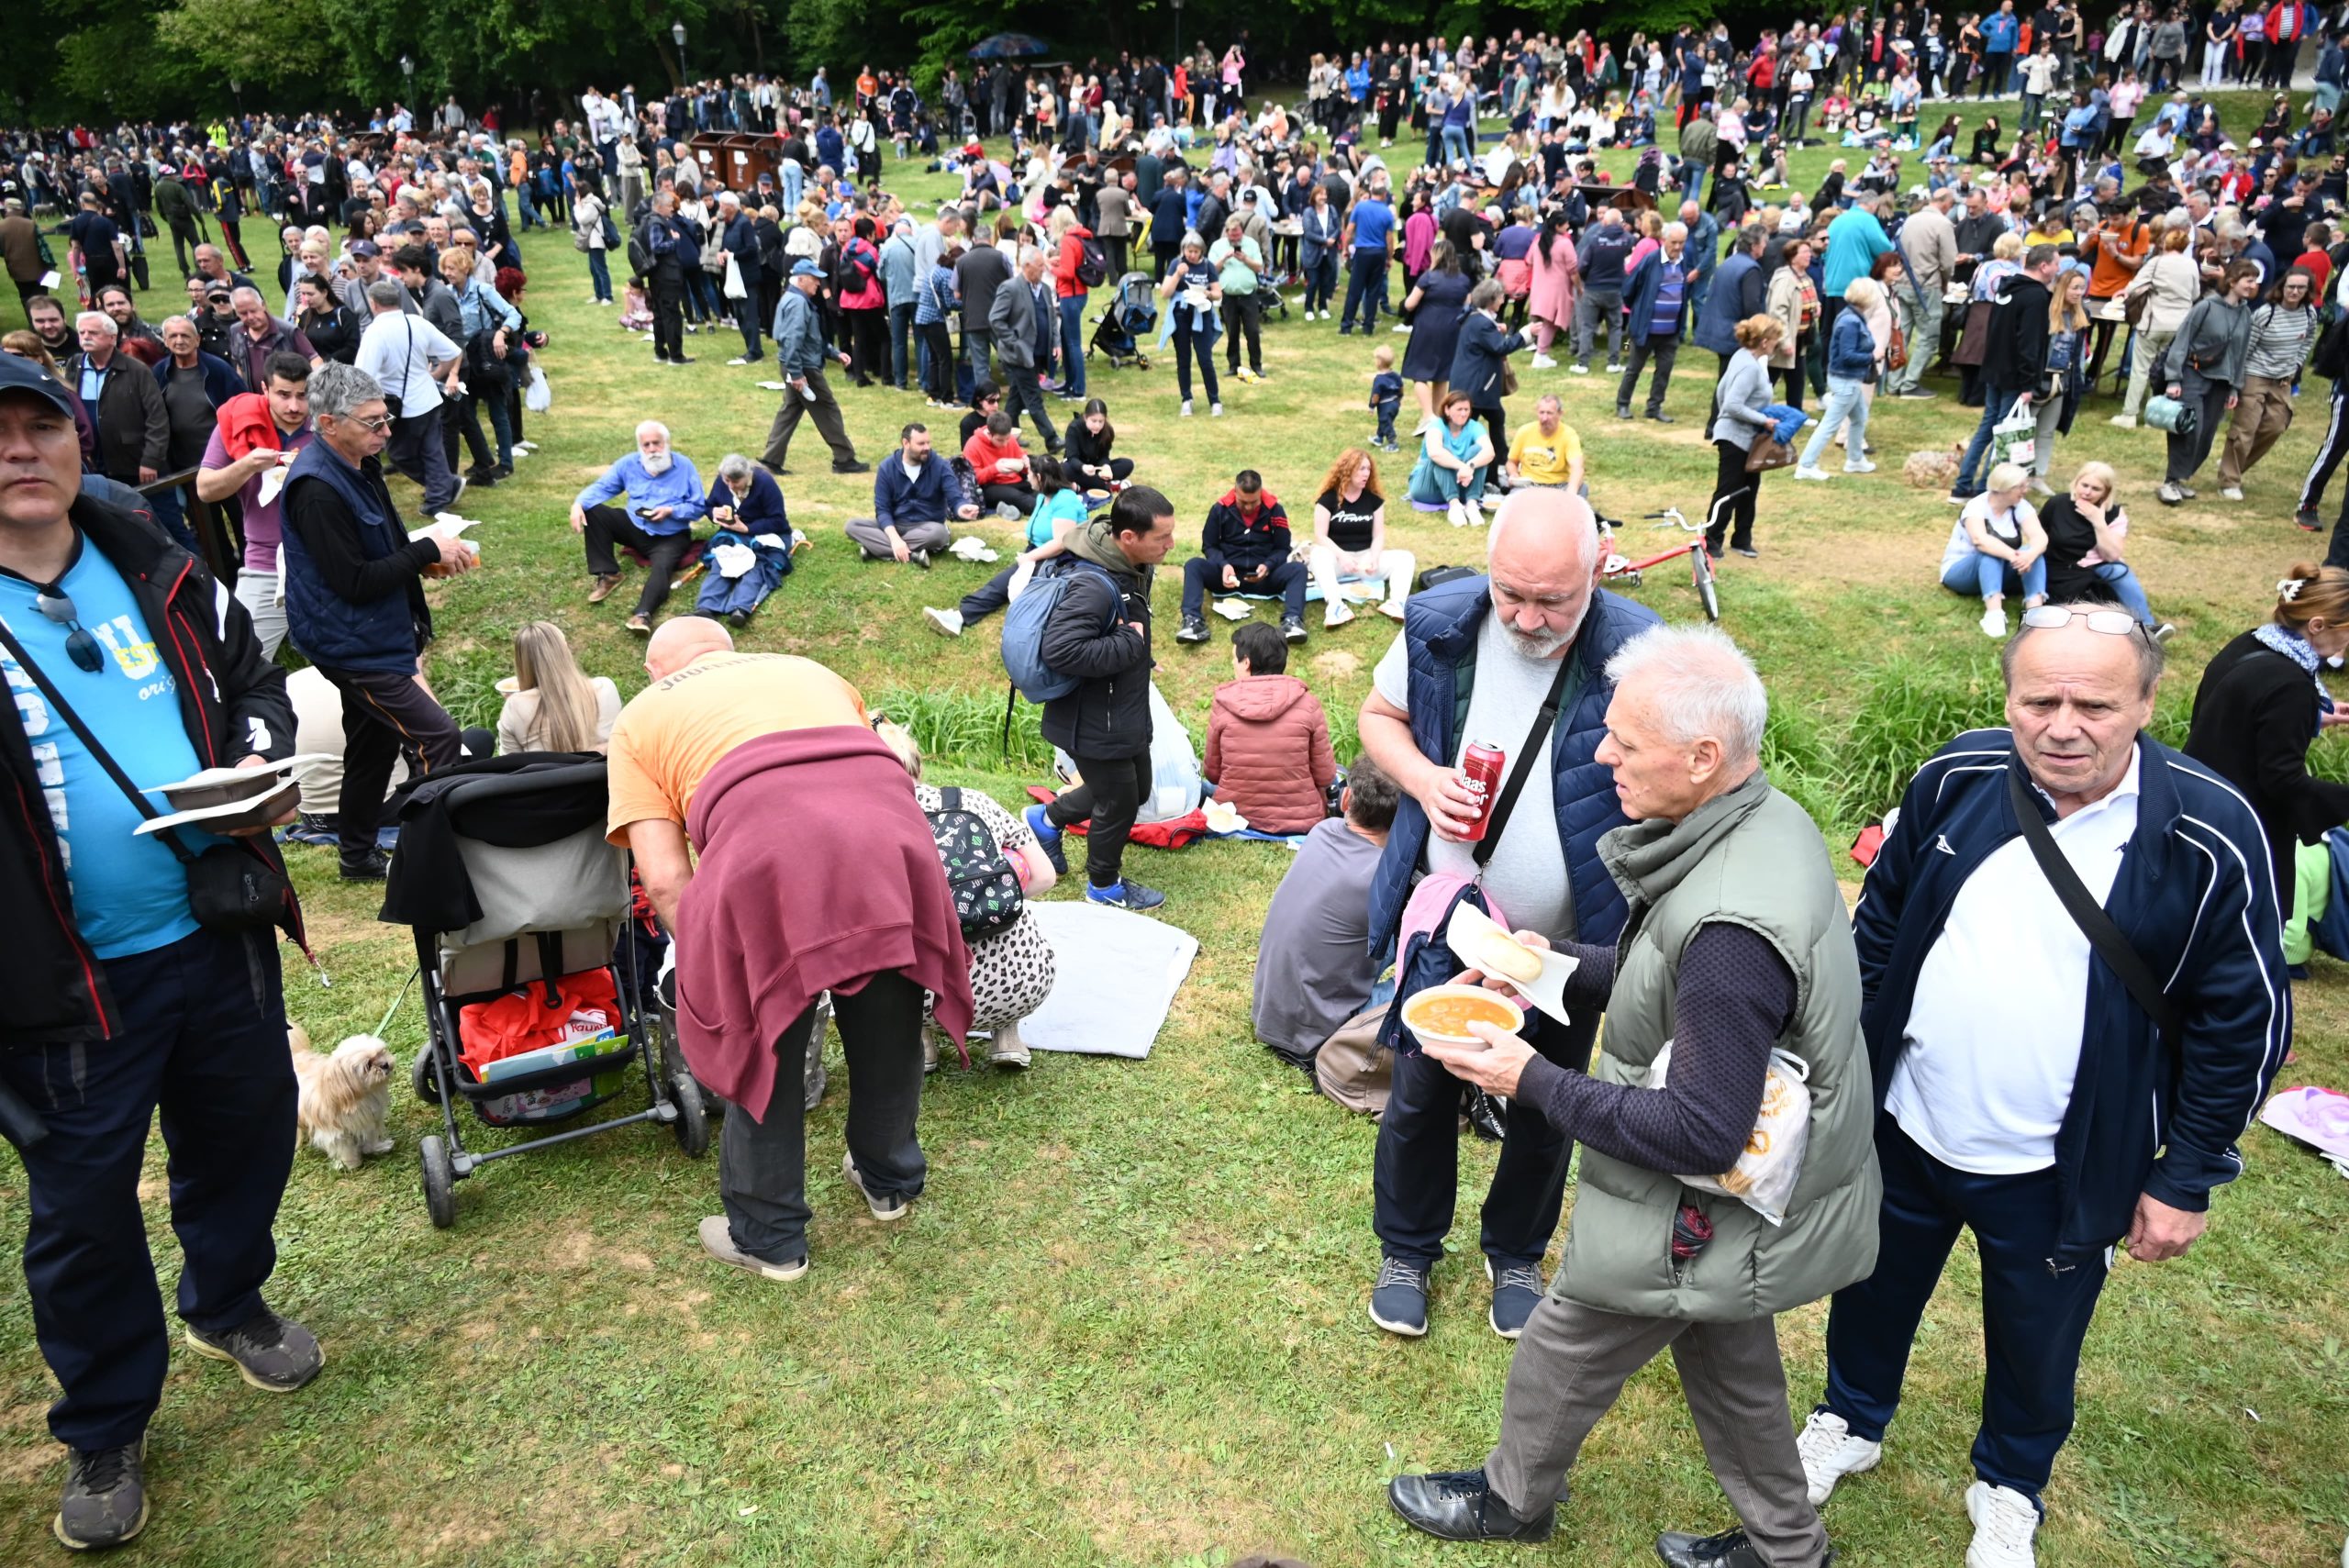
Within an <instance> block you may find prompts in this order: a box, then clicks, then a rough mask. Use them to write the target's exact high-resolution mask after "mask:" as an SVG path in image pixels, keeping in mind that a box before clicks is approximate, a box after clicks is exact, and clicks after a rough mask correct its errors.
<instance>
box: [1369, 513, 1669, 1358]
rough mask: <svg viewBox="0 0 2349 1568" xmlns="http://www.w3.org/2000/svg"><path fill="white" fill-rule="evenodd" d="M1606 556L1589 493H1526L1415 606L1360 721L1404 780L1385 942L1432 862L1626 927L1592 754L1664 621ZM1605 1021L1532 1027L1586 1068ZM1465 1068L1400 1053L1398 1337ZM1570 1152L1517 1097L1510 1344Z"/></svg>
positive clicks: (1388, 1181)
mask: <svg viewBox="0 0 2349 1568" xmlns="http://www.w3.org/2000/svg"><path fill="white" fill-rule="evenodd" d="M1599 556H1600V552H1599V547H1598V521H1597V518H1596V517H1594V516H1593V514H1592V512H1591V509H1590V505H1589V503H1588V502H1586V501H1584V500H1583V499H1582V498H1581V497H1579V496H1577V495H1573V494H1570V493H1568V492H1566V491H1563V490H1524V491H1520V492H1519V493H1517V494H1515V495H1511V496H1510V497H1509V498H1508V501H1506V502H1505V503H1503V505H1502V506H1501V509H1500V512H1499V514H1498V515H1497V517H1495V518H1494V521H1493V526H1492V529H1491V533H1490V535H1489V536H1488V538H1487V539H1486V561H1487V562H1488V563H1489V564H1488V572H1489V574H1488V575H1487V576H1484V577H1464V578H1461V579H1459V580H1457V581H1455V582H1451V583H1445V584H1439V585H1438V586H1436V587H1433V588H1430V589H1428V590H1427V591H1426V592H1424V593H1419V594H1414V595H1411V597H1410V598H1409V599H1408V600H1407V601H1406V603H1405V608H1404V617H1403V631H1402V634H1401V635H1400V636H1399V637H1397V639H1395V642H1394V644H1393V645H1392V646H1391V647H1390V648H1388V649H1387V651H1386V657H1384V658H1383V659H1381V660H1380V661H1379V664H1378V672H1377V675H1376V677H1375V681H1374V683H1373V690H1372V692H1371V695H1370V696H1369V697H1368V698H1367V699H1366V700H1365V701H1364V704H1363V706H1362V713H1361V719H1360V726H1359V728H1360V733H1361V736H1362V744H1363V750H1364V751H1365V752H1367V753H1368V754H1369V755H1370V757H1371V758H1372V759H1373V760H1374V761H1375V762H1377V763H1378V765H1379V766H1380V767H1381V768H1382V769H1384V770H1385V771H1386V773H1387V775H1388V776H1389V777H1390V778H1392V779H1394V780H1395V782H1396V784H1397V787H1398V788H1399V789H1400V790H1401V792H1402V798H1401V800H1400V801H1399V802H1398V804H1397V811H1396V816H1395V826H1394V828H1392V829H1391V830H1390V832H1389V833H1388V836H1387V840H1386V852H1385V854H1384V855H1383V856H1382V858H1381V859H1380V861H1379V865H1378V872H1377V875H1376V876H1375V878H1374V879H1373V881H1372V883H1371V893H1370V944H1371V948H1372V951H1374V952H1379V953H1384V954H1386V955H1387V956H1392V955H1393V953H1394V951H1395V947H1396V940H1397V931H1398V929H1399V928H1400V927H1401V925H1402V921H1403V915H1404V908H1405V906H1406V905H1407V904H1408V902H1409V900H1410V897H1411V894H1412V889H1413V886H1414V884H1415V883H1416V882H1417V881H1418V880H1419V875H1420V873H1439V874H1442V873H1449V874H1450V875H1453V876H1456V877H1464V878H1468V879H1471V880H1473V881H1475V882H1476V883H1477V884H1479V885H1480V886H1481V887H1482V888H1483V889H1484V891H1485V892H1486V895H1489V902H1490V904H1491V905H1493V906H1497V908H1499V909H1500V911H1501V912H1502V913H1503V914H1504V915H1506V916H1507V917H1508V921H1509V923H1510V924H1511V925H1513V926H1518V927H1523V928H1525V929H1531V930H1534V931H1538V932H1540V933H1541V934H1542V936H1543V937H1545V938H1548V939H1549V940H1553V941H1560V942H1563V941H1566V940H1576V939H1579V940H1584V941H1591V942H1599V943H1608V942H1612V941H1613V940H1615V935H1616V933H1617V931H1618V930H1620V929H1621V927H1622V923H1623V895H1622V893H1621V891H1620V889H1619V888H1617V886H1616V885H1615V883H1614V881H1613V879H1612V878H1611V877H1609V874H1608V873H1607V869H1606V868H1605V867H1604V866H1603V865H1601V864H1600V863H1599V859H1598V838H1599V835H1600V834H1602V833H1604V832H1606V831H1607V830H1608V829H1609V828H1616V827H1620V826H1621V825H1622V824H1623V822H1624V820H1625V818H1624V817H1623V815H1622V812H1621V811H1620V808H1619V806H1618V803H1617V800H1616V796H1615V794H1614V791H1613V789H1612V787H1611V785H1610V784H1609V778H1608V773H1607V769H1606V768H1605V767H1604V766H1602V765H1601V764H1599V763H1598V762H1597V761H1595V760H1594V757H1593V753H1594V752H1595V751H1597V750H1598V743H1599V739H1600V736H1601V734H1602V733H1603V732H1604V729H1605V717H1606V712H1607V698H1608V695H1609V691H1610V690H1611V684H1610V683H1609V680H1608V678H1607V674H1606V668H1607V661H1608V660H1609V657H1610V656H1612V655H1613V654H1614V652H1615V651H1616V650H1617V649H1619V648H1620V647H1621V646H1622V645H1623V643H1624V642H1625V641H1627V640H1628V639H1631V638H1632V637H1634V636H1636V635H1637V634H1638V633H1640V632H1641V631H1642V630H1644V629H1646V628H1648V627H1651V626H1653V625H1655V624H1656V617H1655V615H1654V613H1653V611H1651V610H1648V609H1646V608H1644V607H1643V606H1640V605H1636V604H1633V603H1632V602H1631V601H1630V600H1627V599H1621V598H1618V597H1616V596H1615V595H1612V594H1609V593H1605V592H1603V591H1601V590H1600V589H1599V587H1598V566H1599ZM1545 710H1546V711H1545ZM1529 741H1531V743H1530V744H1529ZM1486 748H1489V751H1487V750H1486ZM1472 751H1473V752H1476V753H1478V755H1477V756H1468V755H1466V754H1467V753H1470V752H1472ZM1490 751H1498V752H1500V753H1501V757H1500V762H1499V765H1498V767H1497V769H1487V770H1486V773H1487V774H1488V776H1485V777H1482V778H1481V779H1480V778H1476V777H1472V775H1471V774H1470V773H1468V772H1467V771H1466V770H1464V768H1463V767H1461V766H1460V764H1461V763H1462V762H1464V761H1469V762H1477V761H1479V760H1480V759H1481V760H1482V761H1484V762H1489V761H1490ZM1480 785H1481V787H1480ZM1407 988H1408V989H1416V986H1411V987H1407ZM1404 999H1406V1000H1408V997H1407V998H1404ZM1596 1027H1597V1020H1596V1018H1595V1017H1594V1018H1578V1019H1577V1020H1575V1026H1574V1027H1573V1028H1571V1029H1569V1028H1566V1027H1564V1026H1561V1025H1558V1024H1555V1023H1550V1024H1546V1025H1542V1026H1533V1025H1531V1024H1529V1029H1530V1031H1531V1032H1529V1034H1528V1036H1527V1038H1528V1039H1529V1040H1531V1041H1532V1042H1533V1044H1534V1046H1535V1048H1536V1049H1537V1050H1539V1051H1541V1052H1542V1054H1543V1055H1545V1056H1546V1057H1548V1058H1549V1059H1550V1060H1551V1061H1553V1062H1556V1063H1557V1064H1559V1066H1560V1067H1561V1068H1562V1069H1564V1070H1565V1071H1569V1072H1577V1071H1579V1070H1580V1068H1581V1065H1582V1063H1584V1062H1587V1061H1588V1060H1589V1059H1590V1044H1591V1039H1592V1035H1593V1031H1594V1030H1595V1029H1596ZM1459 1107H1460V1084H1459V1081H1458V1080H1456V1079H1455V1078H1453V1076H1452V1075H1451V1074H1450V1073H1447V1072H1445V1071H1444V1069H1443V1066H1442V1063H1440V1062H1433V1061H1429V1060H1427V1059H1424V1058H1422V1057H1419V1056H1416V1055H1411V1054H1407V1053H1401V1052H1398V1053H1397V1057H1396V1060H1395V1072H1394V1080H1393V1090H1392V1093H1391V1095H1389V1097H1388V1100H1387V1103H1386V1112H1385V1114H1383V1115H1382V1116H1381V1117H1380V1118H1379V1122H1378V1153H1377V1162H1376V1170H1375V1179H1374V1182H1373V1210H1372V1214H1373V1224H1374V1227H1375V1229H1376V1230H1377V1232H1378V1240H1379V1248H1380V1251H1381V1254H1382V1256H1381V1259H1380V1263H1379V1270H1378V1275H1377V1278H1376V1280H1375V1283H1374V1284H1373V1285H1372V1287H1371V1297H1370V1317H1371V1321H1372V1322H1374V1323H1376V1324H1377V1325H1378V1326H1379V1327H1380V1328H1382V1329H1386V1330H1387V1331H1388V1332H1390V1333H1396V1334H1404V1335H1410V1336H1414V1337H1416V1336H1418V1335H1421V1334H1424V1333H1426V1332H1427V1326H1428V1317H1427V1292H1428V1276H1429V1273H1430V1272H1431V1270H1432V1269H1433V1268H1434V1266H1435V1262H1436V1260H1437V1259H1438V1258H1440V1257H1442V1255H1443V1239H1444V1236H1445V1234H1446V1233H1447V1232H1448V1231H1450V1230H1451V1229H1452V1220H1453V1200H1454V1197H1455V1195H1456V1194H1457V1192H1458V1189H1459ZM1573 1152H1574V1144H1573V1141H1572V1140H1571V1139H1570V1138H1569V1137H1568V1136H1567V1135H1566V1134H1565V1133H1564V1131H1562V1130H1561V1129H1558V1128H1556V1127H1554V1126H1553V1125H1552V1124H1551V1123H1549V1122H1548V1121H1545V1120H1544V1119H1543V1118H1542V1116H1541V1115H1540V1114H1539V1113H1538V1112H1537V1111H1535V1110H1534V1109H1533V1108H1532V1107H1531V1106H1521V1105H1520V1104H1518V1103H1517V1102H1515V1101H1511V1102H1510V1104H1509V1107H1508V1117H1507V1120H1506V1122H1505V1124H1504V1132H1503V1136H1502V1139H1501V1148H1500V1159H1499V1162H1498V1164H1497V1167H1496V1168H1495V1170H1494V1173H1493V1182H1492V1186H1491V1189H1490V1191H1489V1193H1488V1195H1486V1199H1485V1204H1484V1214H1483V1226H1482V1230H1481V1234H1480V1235H1479V1237H1478V1244H1479V1247H1480V1249H1481V1250H1482V1251H1483V1252H1484V1254H1485V1260H1486V1272H1487V1273H1488V1275H1489V1276H1490V1278H1491V1280H1492V1282H1493V1292H1492V1306H1491V1311H1490V1314H1489V1316H1488V1318H1487V1321H1489V1322H1490V1323H1491V1325H1492V1327H1493V1329H1494V1331H1495V1332H1496V1333H1498V1334H1500V1335H1502V1336H1503V1337H1505V1338H1508V1339H1515V1338H1516V1337H1517V1336H1518V1334H1519V1332H1520V1330H1521V1329H1523V1328H1524V1326H1525V1320H1526V1318H1528V1317H1529V1316H1530V1315H1531V1313H1532V1311H1533V1307H1534V1304H1535V1303H1536V1302H1538V1301H1540V1300H1541V1299H1542V1274H1541V1263H1542V1253H1543V1252H1544V1251H1547V1250H1548V1248H1549V1245H1550V1237H1551V1235H1552V1233H1553V1232H1554V1231H1555V1230H1556V1229H1557V1228H1558V1213H1559V1209H1560V1207H1561V1206H1562V1204H1563V1202H1564V1194H1565V1183H1566V1162H1567V1160H1568V1159H1569V1157H1570V1156H1571V1155H1572V1154H1573Z"/></svg>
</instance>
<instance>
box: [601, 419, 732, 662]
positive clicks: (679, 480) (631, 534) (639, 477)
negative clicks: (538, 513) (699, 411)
mask: <svg viewBox="0 0 2349 1568" xmlns="http://www.w3.org/2000/svg"><path fill="white" fill-rule="evenodd" d="M614 502H620V503H623V505H620V506H615V505H613V503H614ZM707 509H708V508H707V497H706V495H704V493H703V489H702V483H701V475H700V474H698V473H695V472H694V464H693V459H691V458H689V457H687V456H685V454H684V453H683V452H679V451H674V450H671V449H670V446H669V427H668V426H666V425H664V424H662V422H661V421H660V420H658V419H647V420H646V421H644V423H642V424H641V425H639V426H638V427H637V428H636V450H634V451H632V452H630V453H629V454H628V455H627V456H626V457H624V458H622V459H620V460H619V462H616V463H614V464H612V466H611V467H609V468H607V469H606V470H605V471H604V476H603V477H602V478H601V479H598V480H597V481H596V483H594V484H590V485H589V486H587V488H586V489H584V490H582V491H581V492H580V493H579V498H578V499H577V500H575V501H573V502H572V504H571V531H572V532H573V533H578V534H584V535H586V536H587V571H588V573H589V574H590V575H591V576H592V577H593V578H594V579H595V583H594V585H593V586H592V587H590V588H589V589H588V590H587V602H588V603H589V604H591V605H600V604H602V603H603V602H604V601H605V600H606V599H608V598H610V597H611V596H612V590H613V589H615V588H617V587H618V586H619V584H620V562H619V557H618V556H617V555H615V554H614V553H613V552H612V547H613V546H615V545H618V546H619V547H621V548H622V549H625V550H635V551H637V552H638V553H640V554H641V555H642V556H643V557H644V558H645V566H644V586H643V588H642V589H641V590H640V592H639V593H638V594H637V596H636V608H635V610H634V611H633V612H631V613H630V614H629V617H628V628H629V630H630V631H632V632H635V633H637V634H638V635H640V636H643V637H650V636H651V634H652V615H653V612H654V611H656V610H658V609H659V608H660V607H661V605H662V601H663V600H665V599H667V598H668V596H669V583H670V580H671V579H672V578H674V577H675V576H676V574H677V562H680V561H682V560H683V559H685V551H686V550H688V549H690V548H692V545H693V542H694V519H695V518H696V517H700V516H702V514H703V513H704V512H705V511H707Z"/></svg>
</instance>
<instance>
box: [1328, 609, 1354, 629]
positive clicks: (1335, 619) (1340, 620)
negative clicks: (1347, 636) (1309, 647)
mask: <svg viewBox="0 0 2349 1568" xmlns="http://www.w3.org/2000/svg"><path fill="white" fill-rule="evenodd" d="M1353 618H1354V613H1353V611H1352V610H1350V609H1348V608H1347V607H1346V606H1343V605H1330V606H1325V607H1324V608H1323V609H1322V611H1321V629H1322V630H1324V631H1328V630H1330V629H1331V628H1335V627H1341V626H1343V625H1345V624H1346V623H1347V622H1348V621H1350V620H1352V619H1353Z"/></svg>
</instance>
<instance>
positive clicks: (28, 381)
mask: <svg viewBox="0 0 2349 1568" xmlns="http://www.w3.org/2000/svg"><path fill="white" fill-rule="evenodd" d="M11 392H29V393H31V394H32V395H34V396H36V397H39V398H40V399H41V400H42V401H43V402H45V403H47V404H48V405H49V406H50V407H52V408H54V409H56V410H57V411H58V412H59V413H60V414H62V415H64V416H65V417H67V418H69V419H70V418H72V417H73V398H72V394H70V393H68V392H67V391H66V390H65V386H64V384H63V383H61V382H60V381H59V380H58V379H57V378H56V377H55V376H53V375H51V374H50V373H49V372H47V371H46V370H44V369H42V368H41V364H40V361H39V360H28V359H22V358H19V357H18V356H17V355H15V354H0V396H5V395H7V394H9V393H11Z"/></svg>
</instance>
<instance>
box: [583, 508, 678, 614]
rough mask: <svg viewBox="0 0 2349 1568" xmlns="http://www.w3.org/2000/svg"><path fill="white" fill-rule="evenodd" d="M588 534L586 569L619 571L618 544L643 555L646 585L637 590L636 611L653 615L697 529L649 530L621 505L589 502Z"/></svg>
mask: <svg viewBox="0 0 2349 1568" xmlns="http://www.w3.org/2000/svg"><path fill="white" fill-rule="evenodd" d="M586 538H587V570H588V571H589V572H590V573H593V574H594V575H596V576H598V577H610V576H614V575H616V574H618V572H619V569H620V561H619V557H618V555H617V554H615V553H614V552H613V547H614V546H615V545H617V546H618V547H619V548H620V549H622V550H635V551H636V552H638V553H639V554H640V555H642V556H643V557H644V586H643V587H642V588H640V589H639V590H638V591H637V595H636V613H637V614H638V615H640V616H650V615H651V614H652V612H653V611H655V610H657V609H659V608H660V607H661V606H662V603H663V602H664V601H665V600H667V598H668V597H669V584H670V583H671V582H672V581H673V580H674V578H675V577H676V575H677V562H680V561H683V560H684V559H685V551H686V550H689V549H691V548H692V546H693V542H694V531H693V529H692V528H679V529H678V530H677V531H676V532H675V533H673V534H655V533H647V532H646V531H645V530H644V528H642V526H640V524H639V523H638V522H637V520H636V519H635V518H634V517H630V516H629V514H628V513H626V512H624V511H622V510H621V509H620V508H619V507H618V506H590V507H588V508H587V535H586Z"/></svg>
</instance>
